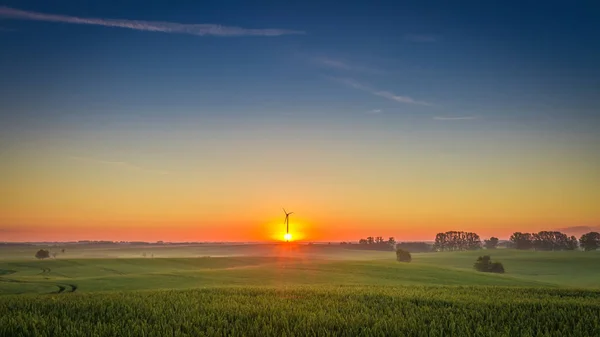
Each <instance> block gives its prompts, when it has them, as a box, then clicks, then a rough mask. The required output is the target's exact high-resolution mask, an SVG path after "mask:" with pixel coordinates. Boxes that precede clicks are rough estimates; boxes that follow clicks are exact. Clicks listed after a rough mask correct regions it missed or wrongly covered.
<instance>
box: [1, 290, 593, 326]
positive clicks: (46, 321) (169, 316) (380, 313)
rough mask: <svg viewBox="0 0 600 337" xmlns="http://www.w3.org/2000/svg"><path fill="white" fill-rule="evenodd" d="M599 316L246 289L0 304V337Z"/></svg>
mask: <svg viewBox="0 0 600 337" xmlns="http://www.w3.org/2000/svg"><path fill="white" fill-rule="evenodd" d="M524 290H526V291H524ZM599 315H600V293H599V292H594V291H572V290H550V289H535V288H533V289H523V288H499V287H423V286H413V287H399V286H394V287H381V286H374V287H331V286H312V287H285V288H267V287H253V286H245V287H237V288H208V289H195V290H179V291H174V290H171V291H145V292H142V291H134V292H109V293H90V294H72V295H68V296H67V295H48V296H43V297H40V296H31V295H23V296H5V297H3V298H0V335H3V336H65V337H68V336H84V335H85V336H167V335H168V336H223V335H244V336H294V335H344V336H359V335H365V336H407V335H408V336H446V335H453V336H597V335H599V334H600V321H599V320H598V317H599Z"/></svg>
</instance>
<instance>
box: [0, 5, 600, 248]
mask: <svg viewBox="0 0 600 337" xmlns="http://www.w3.org/2000/svg"><path fill="white" fill-rule="evenodd" d="M598 17H600V6H597V5H594V3H593V2H592V1H574V2H571V3H566V2H563V1H561V2H558V1H549V2H544V3H543V4H541V3H539V2H533V1H503V2H498V3H493V4H492V3H488V2H481V1H459V2H453V3H450V2H447V1H361V2H358V1H356V2H348V3H344V4H343V6H342V5H340V3H339V2H328V1H302V2H294V3H291V2H288V1H279V2H273V1H269V2H266V1H264V2H259V1H178V2H176V3H175V2H173V1H150V0H145V1H126V2H124V1H80V0H78V1H51V2H50V1H28V0H18V1H0V49H1V52H0V74H1V76H0V186H1V188H0V191H1V192H0V241H67V240H144V241H157V240H163V241H274V240H281V239H282V237H283V234H284V232H285V227H284V225H283V220H284V214H283V210H282V208H283V207H285V208H286V209H288V210H289V211H293V212H294V214H293V215H292V216H291V218H290V230H291V232H292V235H293V236H294V239H296V240H305V241H341V240H358V239H360V238H362V237H367V236H384V237H389V236H394V237H395V238H396V239H397V240H399V241H401V240H433V239H434V237H435V234H436V233H437V232H442V231H449V230H465V231H475V232H476V233H478V234H479V235H480V236H481V237H482V238H488V237H490V236H497V237H500V238H508V236H510V234H511V233H512V232H514V231H539V230H547V229H554V228H569V227H577V226H579V227H580V226H592V227H593V226H599V225H600V207H599V206H600V204H599V200H600V188H599V187H600V132H598V130H599V127H600V99H599V97H600V62H599V61H598V60H600V21H599V20H597V18H598Z"/></svg>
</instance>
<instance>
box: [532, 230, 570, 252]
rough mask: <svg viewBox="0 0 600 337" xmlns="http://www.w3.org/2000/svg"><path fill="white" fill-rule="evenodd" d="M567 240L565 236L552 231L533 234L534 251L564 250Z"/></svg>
mask: <svg viewBox="0 0 600 337" xmlns="http://www.w3.org/2000/svg"><path fill="white" fill-rule="evenodd" d="M568 240H569V238H568V237H567V235H566V234H564V233H561V232H555V231H554V232H553V231H541V232H538V233H536V234H533V248H535V250H565V249H567V241H568Z"/></svg>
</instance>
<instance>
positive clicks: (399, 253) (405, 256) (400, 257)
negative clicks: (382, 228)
mask: <svg viewBox="0 0 600 337" xmlns="http://www.w3.org/2000/svg"><path fill="white" fill-rule="evenodd" d="M396 260H397V261H398V262H410V261H412V256H410V253H409V252H407V251H406V250H404V249H401V248H398V249H396Z"/></svg>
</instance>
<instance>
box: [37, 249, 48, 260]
mask: <svg viewBox="0 0 600 337" xmlns="http://www.w3.org/2000/svg"><path fill="white" fill-rule="evenodd" d="M35 257H36V258H38V259H47V258H49V257H50V252H49V251H47V250H45V249H40V250H38V251H37V253H35Z"/></svg>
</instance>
